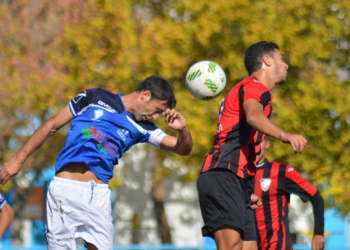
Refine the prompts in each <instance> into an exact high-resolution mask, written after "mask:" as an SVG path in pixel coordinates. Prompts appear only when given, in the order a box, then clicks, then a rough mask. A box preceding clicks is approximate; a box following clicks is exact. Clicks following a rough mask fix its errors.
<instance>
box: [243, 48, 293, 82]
mask: <svg viewBox="0 0 350 250" xmlns="http://www.w3.org/2000/svg"><path fill="white" fill-rule="evenodd" d="M244 64H245V67H246V69H247V71H248V74H249V75H252V74H253V73H254V72H257V71H259V70H260V69H262V68H270V69H271V77H274V78H276V80H275V81H276V84H283V83H285V81H286V77H287V69H288V65H287V64H286V63H284V62H283V60H282V55H281V52H280V51H279V46H278V45H277V44H276V43H273V42H267V41H262V42H258V43H256V44H253V45H252V46H250V47H249V48H248V49H247V51H246V53H245V59H244Z"/></svg>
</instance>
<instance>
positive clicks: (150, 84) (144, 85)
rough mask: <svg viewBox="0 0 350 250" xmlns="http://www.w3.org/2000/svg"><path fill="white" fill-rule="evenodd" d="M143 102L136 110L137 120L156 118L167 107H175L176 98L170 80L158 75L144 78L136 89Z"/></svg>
mask: <svg viewBox="0 0 350 250" xmlns="http://www.w3.org/2000/svg"><path fill="white" fill-rule="evenodd" d="M136 92H137V93H139V94H140V99H141V102H140V103H139V105H137V109H136V110H135V111H134V116H135V119H136V120H139V121H140V120H156V119H157V118H158V117H159V115H160V114H161V113H163V112H164V111H165V110H166V109H167V108H174V107H175V105H176V98H175V95H174V91H173V88H172V87H171V85H170V84H169V82H168V81H166V80H164V79H163V78H160V77H157V76H151V77H148V78H146V79H145V80H143V81H142V82H141V83H140V84H139V86H138V87H137V89H136Z"/></svg>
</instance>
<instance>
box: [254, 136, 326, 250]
mask: <svg viewBox="0 0 350 250" xmlns="http://www.w3.org/2000/svg"><path fill="white" fill-rule="evenodd" d="M269 146H270V141H268V138H267V137H266V139H265V140H264V141H262V142H261V152H260V154H259V155H258V156H257V160H258V165H257V171H256V175H255V177H254V181H253V182H254V193H255V194H256V195H257V196H259V197H260V199H261V201H262V206H261V207H259V208H258V209H256V210H255V214H256V225H257V229H258V230H257V231H258V234H257V236H258V246H259V250H267V249H269V250H290V249H293V245H292V242H291V240H290V236H289V228H288V211H289V200H290V194H291V193H292V194H296V195H298V196H299V197H300V198H301V199H302V201H303V202H307V201H310V202H311V204H312V207H313V211H314V237H313V239H312V249H313V250H315V249H316V250H322V249H323V248H324V246H325V239H324V236H323V233H324V205H323V199H322V197H321V195H320V194H319V192H318V191H317V189H316V188H314V187H313V186H312V185H311V184H310V183H309V182H307V181H306V180H305V179H303V178H302V177H301V176H300V174H299V173H298V172H297V171H296V170H295V169H293V168H292V167H291V166H289V165H284V164H281V163H278V162H271V161H268V160H267V159H266V158H265V153H266V149H267V148H268V147H269Z"/></svg>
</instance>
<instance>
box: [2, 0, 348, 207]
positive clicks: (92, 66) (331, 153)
mask: <svg viewBox="0 0 350 250" xmlns="http://www.w3.org/2000/svg"><path fill="white" fill-rule="evenodd" d="M35 3H36V4H33V5H29V2H24V4H20V3H19V2H16V1H13V2H11V3H3V4H2V12H1V15H2V17H3V18H1V22H2V23H1V24H2V25H1V28H0V32H1V33H0V42H1V48H6V50H4V49H2V50H1V51H0V53H1V55H2V57H1V58H0V63H1V66H2V71H1V73H0V77H1V80H2V84H1V86H0V88H1V90H2V91H1V93H0V95H1V100H2V104H1V105H2V106H1V114H2V117H3V120H1V121H0V123H2V124H1V126H2V129H3V131H4V133H3V134H2V135H1V140H0V145H1V147H2V152H5V153H3V154H2V156H1V157H2V158H1V160H2V162H3V161H6V160H7V159H9V158H11V156H12V155H13V154H14V152H15V151H16V149H17V148H16V147H20V145H22V144H23V142H24V140H25V139H26V136H27V135H28V134H29V133H24V136H23V134H22V135H20V133H19V132H23V131H24V130H25V129H26V128H28V127H27V126H28V124H30V121H33V117H37V119H38V118H47V117H49V116H50V115H52V114H53V113H55V112H56V111H57V110H58V109H59V108H61V107H62V103H67V102H68V100H69V99H70V98H72V97H73V96H75V95H76V94H77V93H79V92H80V91H82V90H83V89H86V88H91V87H101V88H104V89H106V90H109V91H111V92H114V93H116V92H122V93H128V92H131V91H133V90H135V89H136V86H137V84H138V83H139V82H140V81H141V80H143V79H144V78H145V77H147V76H149V75H160V76H162V77H164V78H166V79H167V80H169V81H170V82H171V83H172V85H173V87H174V90H175V94H176V96H177V99H178V104H177V107H176V109H177V110H179V111H180V112H181V113H182V114H184V116H185V117H186V118H187V122H188V126H189V128H190V130H191V133H192V136H193V139H194V151H193V154H192V155H191V156H190V157H179V156H176V155H173V154H168V153H165V152H162V151H157V152H156V155H157V159H159V160H160V161H161V162H162V161H163V160H164V159H167V160H171V161H173V162H174V164H175V165H177V167H174V169H175V170H176V169H177V168H185V169H186V170H187V175H185V176H184V177H183V180H184V181H194V180H195V179H196V178H197V176H198V173H199V168H200V165H201V164H202V162H203V158H204V155H205V153H206V152H207V151H208V150H209V149H210V147H211V144H212V137H213V135H214V133H215V129H216V120H217V118H216V117H217V109H218V106H219V102H220V101H221V98H223V97H224V96H225V94H226V93H227V92H228V91H229V89H231V88H232V87H233V86H234V85H235V84H236V83H238V82H239V81H240V80H241V79H243V78H245V77H246V76H247V73H246V70H245V69H244V63H243V61H244V53H245V50H246V49H247V48H248V47H249V46H250V45H251V44H253V43H255V42H258V41H261V40H268V41H274V42H276V43H278V44H279V46H280V48H281V52H282V54H283V55H284V58H285V61H286V62H287V63H288V64H289V70H288V72H289V74H288V80H287V83H286V84H285V85H283V86H279V87H276V88H275V90H274V91H273V93H272V94H273V96H274V100H273V106H274V111H273V117H272V120H273V121H274V122H275V123H276V124H277V125H279V126H281V127H282V128H283V129H285V130H286V131H288V132H295V133H296V132H298V133H301V134H303V135H305V137H306V138H307V140H308V141H309V143H308V147H307V148H306V150H305V152H304V153H303V154H301V155H297V156H296V155H294V154H292V151H291V149H290V146H289V145H283V144H281V143H280V142H276V143H273V144H272V150H270V156H271V157H272V158H273V159H274V160H278V161H281V162H284V163H289V164H291V165H293V167H295V168H297V169H299V170H301V171H303V172H304V173H306V174H307V175H308V176H309V177H310V179H311V182H312V183H313V184H315V185H317V186H319V187H320V188H321V189H322V188H323V189H322V194H323V196H324V197H330V198H331V199H329V201H330V205H332V206H335V207H337V208H338V209H339V210H340V211H342V212H343V213H347V212H349V211H350V197H349V196H348V195H347V193H346V192H344V190H347V188H348V185H350V184H348V183H349V181H348V180H349V179H350V176H349V173H348V172H349V171H348V165H349V161H350V160H349V159H348V157H346V156H347V152H348V151H349V150H350V147H349V141H350V138H349V136H350V135H349V133H348V131H349V126H350V121H349V119H350V118H349V117H350V114H349V109H348V107H349V94H350V93H349V75H348V73H349V69H348V68H349V64H348V60H349V40H350V39H349V38H350V34H349V25H350V16H349V12H350V9H349V8H350V7H349V5H348V3H347V1H345V0H339V1H324V0H322V1H307V2H305V1H300V0H297V1H291V0H282V1H272V0H268V1H264V2H259V1H254V0H250V1H243V2H242V1H238V0H230V1H229V0H221V1H208V0H202V1H194V0H186V1H184V0H177V1H173V0H165V1H158V0H153V1H151V0H149V1H143V0H133V1H126V0H120V1H118V2H115V1H111V0H97V1H91V0H87V1H84V2H82V3H81V2H78V1H76V2H75V1H72V2H66V1H64V2H60V3H56V2H55V3H54V2H52V1H44V0H43V1H39V0H37V2H35ZM77 5H79V8H76V6H77ZM9 6H10V8H9ZM33 6H34V7H33ZM35 6H37V7H35ZM38 6H39V7H38ZM77 9H79V10H81V11H80V12H79V11H77ZM25 10H26V11H25ZM33 16H34V18H33ZM27 20H28V21H27ZM33 20H35V22H34V21H33ZM18 23H21V24H26V25H21V26H20V25H17V24H18ZM34 24H35V25H34ZM38 25H39V26H38ZM40 25H42V26H40ZM46 25H47V26H46ZM38 27H40V28H38ZM50 27H55V28H56V29H51V28H50ZM38 30H40V31H42V30H45V32H38ZM29 38H30V39H29ZM39 38H40V39H39ZM42 48H43V49H42ZM35 52H36V53H35ZM204 59H208V60H211V61H215V62H217V63H218V64H219V65H220V66H221V67H222V68H223V69H224V70H225V72H226V75H227V87H226V90H225V91H224V93H222V94H221V95H220V96H219V97H218V98H216V99H214V100H210V101H201V100H197V99H195V98H193V97H192V96H191V95H190V94H189V92H188V90H187V89H186V87H185V79H184V77H185V75H186V71H187V69H188V68H189V67H190V66H191V65H192V64H194V63H195V62H197V61H200V60H204ZM24 76H25V77H24ZM38 89H39V90H40V91H37V90H38ZM23 96H25V97H26V98H23ZM9 107H14V108H12V109H9ZM17 107H19V108H18V109H16V108H17ZM39 120H40V119H39ZM41 122H42V120H40V122H38V123H36V124H35V127H36V125H38V124H40V123H41ZM158 125H159V126H160V127H161V128H162V129H164V130H165V131H166V132H168V133H172V131H169V130H168V129H167V128H166V126H165V125H164V124H163V123H158ZM12 128H17V130H13V129H12ZM13 131H17V132H16V133H13ZM18 131H19V132H18ZM63 132H64V131H62V133H63ZM17 134H18V135H17ZM63 134H64V133H63ZM14 136H16V137H14ZM53 141H54V142H55V143H56V142H58V141H59V139H58V137H57V136H56V137H54V138H53ZM14 142H15V143H14ZM52 143H53V142H52ZM44 152H46V151H43V150H41V151H40V153H39V152H38V155H39V154H40V155H41V154H43V153H44ZM50 153H52V154H53V155H57V153H58V148H57V149H56V148H55V150H50ZM32 161H33V160H32ZM33 162H34V161H33ZM50 162H51V161H50ZM31 164H32V165H31ZM27 165H28V166H29V168H30V167H31V166H34V164H33V163H31V160H29V161H28V163H27ZM158 166H162V164H159V165H158ZM39 167H42V166H39ZM159 172H160V173H162V171H159ZM160 176H162V174H161V175H160ZM157 180H158V179H157ZM159 180H160V181H161V179H159ZM339 183H341V184H342V185H339Z"/></svg>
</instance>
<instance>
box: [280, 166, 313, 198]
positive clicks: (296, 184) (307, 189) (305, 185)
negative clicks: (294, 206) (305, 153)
mask: <svg viewBox="0 0 350 250" xmlns="http://www.w3.org/2000/svg"><path fill="white" fill-rule="evenodd" d="M285 177H286V178H285V183H284V184H285V191H286V192H288V193H292V194H295V195H298V196H299V197H300V198H301V199H302V201H303V202H307V201H308V200H309V199H310V198H311V197H312V196H314V195H315V194H316V192H317V189H316V188H315V187H314V186H312V185H311V184H310V183H309V182H307V181H306V180H305V179H304V178H303V177H301V175H300V174H299V173H298V172H297V171H296V170H295V169H294V168H292V167H291V166H289V165H286V173H285Z"/></svg>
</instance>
